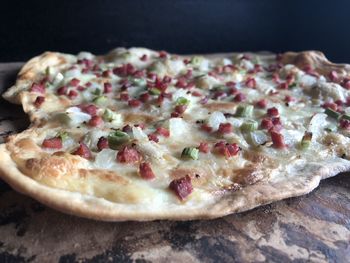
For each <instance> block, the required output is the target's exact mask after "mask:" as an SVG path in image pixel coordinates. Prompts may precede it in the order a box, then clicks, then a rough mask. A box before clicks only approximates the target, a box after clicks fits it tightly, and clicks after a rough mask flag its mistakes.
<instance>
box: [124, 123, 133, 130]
mask: <svg viewBox="0 0 350 263" xmlns="http://www.w3.org/2000/svg"><path fill="white" fill-rule="evenodd" d="M122 131H123V132H132V127H131V126H130V125H129V124H127V125H125V126H124V127H123V128H122Z"/></svg>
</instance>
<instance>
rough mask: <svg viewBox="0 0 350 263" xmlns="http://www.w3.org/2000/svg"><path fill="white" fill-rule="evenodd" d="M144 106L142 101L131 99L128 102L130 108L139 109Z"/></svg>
mask: <svg viewBox="0 0 350 263" xmlns="http://www.w3.org/2000/svg"><path fill="white" fill-rule="evenodd" d="M141 104H142V102H141V101H140V100H136V99H131V100H129V102H128V105H129V106H130V107H133V108H137V107H140V106H141Z"/></svg>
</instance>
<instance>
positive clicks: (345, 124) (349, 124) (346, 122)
mask: <svg viewBox="0 0 350 263" xmlns="http://www.w3.org/2000/svg"><path fill="white" fill-rule="evenodd" d="M339 125H340V127H341V128H342V129H346V130H350V121H349V120H345V119H341V120H340V121H339Z"/></svg>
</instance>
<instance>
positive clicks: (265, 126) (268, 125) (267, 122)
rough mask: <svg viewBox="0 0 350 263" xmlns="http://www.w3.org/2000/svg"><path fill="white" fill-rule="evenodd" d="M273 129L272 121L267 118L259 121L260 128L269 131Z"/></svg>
mask: <svg viewBox="0 0 350 263" xmlns="http://www.w3.org/2000/svg"><path fill="white" fill-rule="evenodd" d="M272 127H273V123H272V120H271V119H269V118H265V119H262V121H261V128H263V129H266V130H269V129H271V128H272Z"/></svg>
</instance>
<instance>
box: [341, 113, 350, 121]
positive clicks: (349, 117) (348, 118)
mask: <svg viewBox="0 0 350 263" xmlns="http://www.w3.org/2000/svg"><path fill="white" fill-rule="evenodd" d="M341 118H342V119H345V120H349V121H350V115H349V114H343V115H342V116H341Z"/></svg>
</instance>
